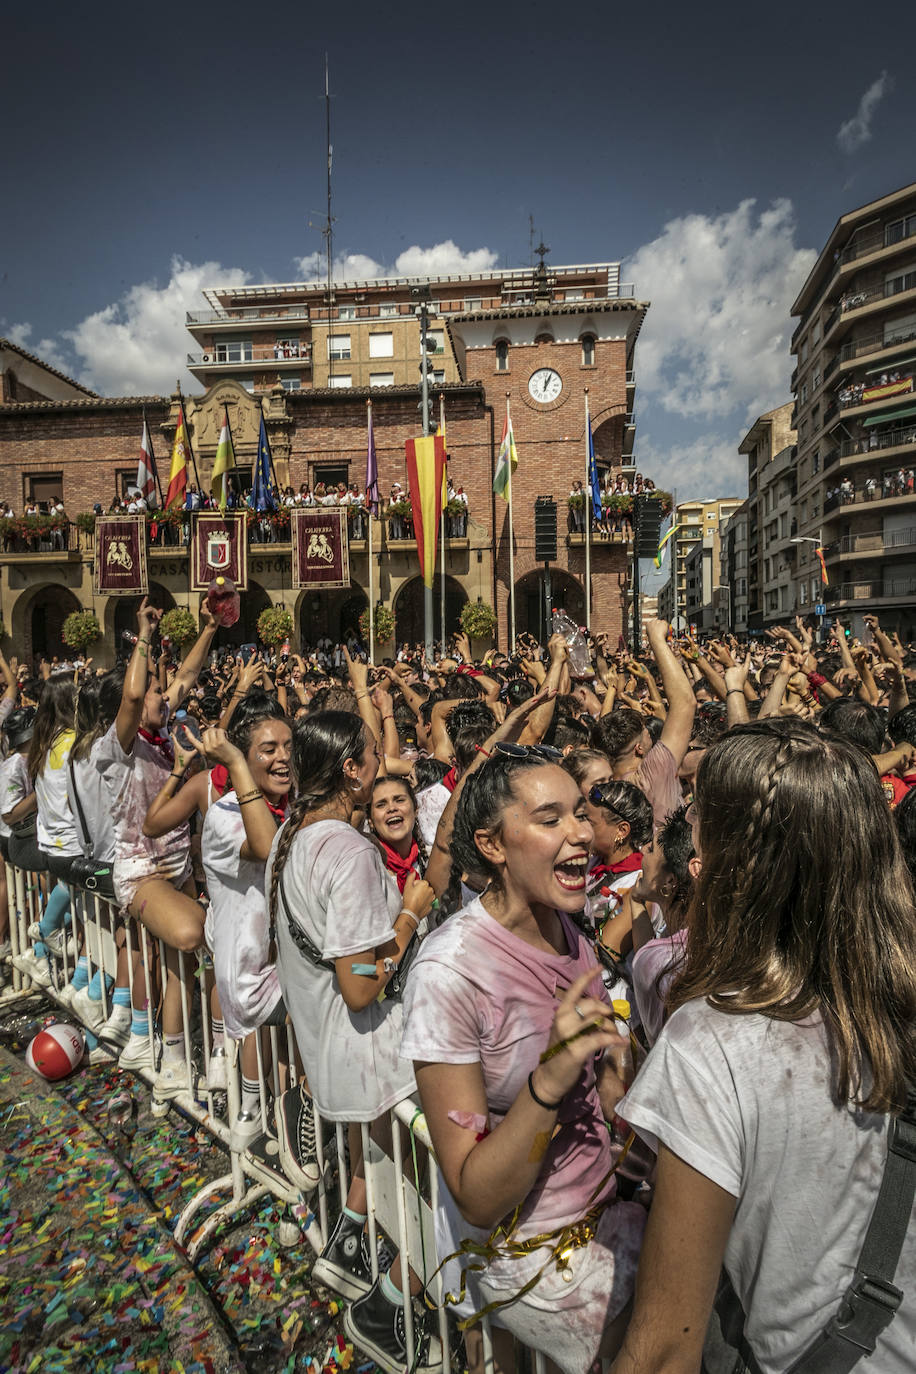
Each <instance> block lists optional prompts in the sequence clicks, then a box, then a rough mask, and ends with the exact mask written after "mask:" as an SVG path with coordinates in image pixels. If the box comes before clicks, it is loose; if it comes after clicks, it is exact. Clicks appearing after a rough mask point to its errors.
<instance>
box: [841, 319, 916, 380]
mask: <svg viewBox="0 0 916 1374" xmlns="http://www.w3.org/2000/svg"><path fill="white" fill-rule="evenodd" d="M914 339H916V327H914V326H912V325H908V326H907V327H906V328H903V329H899V330H894V331H892V332H891V333H890V334H885V333H881V334H866V335H865V336H864V337H862V338H861V339H852V340H850V342H849V343H845V344H843V347H842V348H841V349H840V351H839V354H838V357H839V360H840V363H841V364H846V363H854V362H859V361H860V360H861V361H863V362H867V361H868V360H869V359H872V358H881V357H886V356H887V355H888V354H889V353H890V352H891V350H892V349H895V348H902V347H903V345H904V344H908V343H911V342H912V341H913V340H914ZM909 361H910V359H909V357H908V358H907V362H909ZM890 365H892V364H890ZM824 376H825V377H826V376H827V372H826V370H825V371H824Z"/></svg>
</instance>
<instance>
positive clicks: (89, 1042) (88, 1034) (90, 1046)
mask: <svg viewBox="0 0 916 1374" xmlns="http://www.w3.org/2000/svg"><path fill="white" fill-rule="evenodd" d="M83 1036H84V1038H85V1040H86V1053H87V1054H91V1053H92V1051H93V1050H95V1049H98V1045H99V1041H98V1036H95V1035H93V1034H92V1031H88V1030H84V1031H83Z"/></svg>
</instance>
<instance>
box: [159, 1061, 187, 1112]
mask: <svg viewBox="0 0 916 1374" xmlns="http://www.w3.org/2000/svg"><path fill="white" fill-rule="evenodd" d="M196 1088H197V1074H196V1073H195V1071H194V1065H193V1064H192V1065H191V1077H190V1079H189V1078H188V1066H187V1064H186V1063H185V1061H184V1059H183V1058H182V1059H163V1061H162V1063H161V1064H160V1066H159V1072H158V1073H157V1074H156V1081H155V1083H154V1084H153V1098H154V1100H155V1101H156V1102H171V1101H172V1099H173V1098H176V1097H180V1096H181V1094H182V1093H187V1094H189V1095H193V1094H194V1092H195V1090H196Z"/></svg>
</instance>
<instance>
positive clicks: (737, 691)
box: [725, 687, 744, 697]
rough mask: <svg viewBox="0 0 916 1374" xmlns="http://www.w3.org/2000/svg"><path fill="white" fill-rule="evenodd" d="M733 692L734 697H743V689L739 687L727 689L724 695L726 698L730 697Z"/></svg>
mask: <svg viewBox="0 0 916 1374" xmlns="http://www.w3.org/2000/svg"><path fill="white" fill-rule="evenodd" d="M733 692H734V694H735V695H736V696H739V697H743V696H744V689H743V688H741V687H729V688H727V690H726V692H725V695H726V696H727V697H730V696H731V695H732V693H733Z"/></svg>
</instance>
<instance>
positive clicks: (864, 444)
mask: <svg viewBox="0 0 916 1374" xmlns="http://www.w3.org/2000/svg"><path fill="white" fill-rule="evenodd" d="M913 417H914V421H916V405H914V407H913ZM882 418H884V417H882ZM914 444H916V423H911V424H908V425H901V426H899V427H898V428H897V429H885V430H882V431H881V433H878V432H877V431H875V430H874V429H872V433H871V434H869V435H867V436H861V437H860V438H858V439H844V440H843V441H842V443H841V444H840V447H839V454H840V459H841V460H843V459H846V458H852V457H855V458H866V459H867V458H883V459H885V460H887V459H888V458H890V457H893V456H895V455H896V451H897V450H898V449H899V450H903V451H904V452H903V454H902V455H901V456H905V450H907V449H909V448H912V447H913V445H914ZM890 450H894V453H893V454H892V453H891V452H890ZM824 466H825V467H826V463H825V464H824ZM845 466H849V465H848V464H845Z"/></svg>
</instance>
